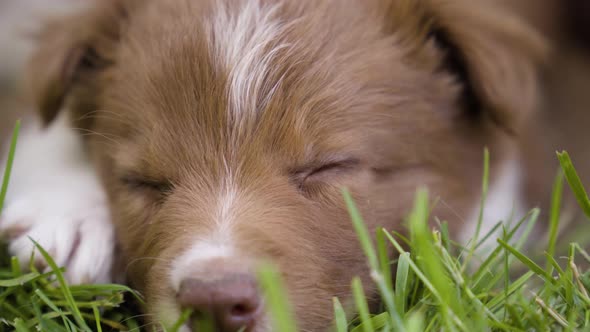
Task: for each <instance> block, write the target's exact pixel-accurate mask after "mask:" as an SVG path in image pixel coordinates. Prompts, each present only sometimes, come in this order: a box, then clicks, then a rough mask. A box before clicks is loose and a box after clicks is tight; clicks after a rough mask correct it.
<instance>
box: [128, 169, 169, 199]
mask: <svg viewBox="0 0 590 332" xmlns="http://www.w3.org/2000/svg"><path fill="white" fill-rule="evenodd" d="M120 180H121V183H123V184H124V185H125V186H126V187H127V188H128V189H129V190H131V191H134V192H140V193H144V194H151V195H158V196H160V197H164V196H166V195H167V194H169V193H170V192H171V191H172V189H173V187H174V186H173V185H172V183H170V182H169V181H166V180H155V179H152V178H148V177H143V176H140V175H137V174H127V175H123V176H122V177H121V178H120Z"/></svg>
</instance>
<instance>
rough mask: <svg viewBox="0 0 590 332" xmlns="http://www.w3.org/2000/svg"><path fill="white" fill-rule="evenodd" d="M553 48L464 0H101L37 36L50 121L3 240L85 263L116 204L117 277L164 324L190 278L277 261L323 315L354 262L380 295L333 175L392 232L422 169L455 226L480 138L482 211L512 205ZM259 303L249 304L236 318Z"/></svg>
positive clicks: (27, 162) (471, 189)
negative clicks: (488, 196) (521, 151)
mask: <svg viewBox="0 0 590 332" xmlns="http://www.w3.org/2000/svg"><path fill="white" fill-rule="evenodd" d="M544 50H545V46H544V44H543V42H542V40H541V39H540V38H539V37H537V35H536V34H535V33H534V32H533V31H531V30H530V29H528V28H527V27H526V26H524V25H523V24H521V23H520V22H519V21H518V20H516V19H514V18H513V17H512V16H510V15H508V14H506V13H503V12H501V11H499V10H497V9H496V8H495V7H494V6H488V5H485V4H483V3H479V2H478V3H473V2H472V1H462V0H446V1H444V0H424V1H419V0H415V1H409V0H367V1H353V0H338V1H336V0H327V1H315V0H300V1H286V0H284V1H264V0H236V1H231V0H218V1H214V0H200V1H188V0H170V1H155V0H152V1H143V0H142V1H134V0H129V1H114V0H110V1H101V2H100V4H97V5H96V6H95V8H92V9H91V10H88V11H85V12H82V13H80V14H76V15H73V16H71V17H67V18H65V19H63V20H59V21H55V22H53V23H51V24H49V25H48V27H47V29H46V30H45V31H44V33H43V34H42V36H41V38H40V46H39V49H38V51H37V53H36V55H35V56H34V57H33V59H32V62H31V66H30V76H29V81H30V90H31V95H32V98H33V99H34V100H35V102H36V106H37V108H38V109H39V111H40V113H41V116H42V119H43V122H44V123H45V124H47V125H48V131H47V132H44V133H40V134H35V135H32V136H30V137H23V140H22V141H21V144H20V146H21V149H20V151H19V155H18V158H17V159H18V160H17V167H16V172H15V179H14V181H13V186H12V189H11V190H12V191H11V194H10V199H9V201H8V205H7V208H6V211H5V212H4V213H3V215H2V219H1V220H0V228H1V229H3V230H4V231H5V232H11V233H12V234H16V235H15V236H14V237H13V242H12V247H11V248H12V250H13V251H14V252H15V253H17V254H20V255H24V254H25V250H29V249H30V248H29V247H26V246H25V245H24V244H22V245H21V243H23V242H22V241H25V239H26V236H32V237H33V238H35V239H37V240H39V241H40V243H41V244H42V245H45V246H47V247H48V248H49V249H50V250H52V252H53V253H54V254H56V255H57V257H58V260H59V261H60V262H61V263H63V264H66V265H67V267H68V269H69V271H70V278H71V279H72V280H74V281H97V280H104V274H103V272H106V271H108V269H109V264H110V259H111V257H112V250H113V246H114V242H113V241H112V240H111V236H112V234H111V233H110V232H111V231H112V230H111V229H110V227H111V222H110V221H109V219H110V218H112V226H113V227H114V231H115V234H116V237H117V239H118V245H119V246H120V250H119V251H117V253H116V255H117V256H118V257H121V258H123V260H124V262H126V269H125V272H126V273H127V277H128V280H129V282H130V283H131V284H132V285H133V286H134V287H136V288H138V289H139V290H140V291H141V292H143V293H144V294H145V296H146V299H147V308H146V310H147V311H148V313H149V314H150V316H148V317H151V318H150V319H151V320H154V321H162V322H163V323H164V324H169V323H170V322H171V321H172V320H174V319H175V318H176V317H177V315H178V314H179V313H180V310H181V309H182V307H183V305H184V306H190V305H192V302H191V301H192V300H193V299H192V298H190V297H191V296H194V294H193V293H194V292H193V291H192V290H191V289H189V290H188V291H187V290H186V289H184V288H183V284H184V285H186V282H187V281H191V282H193V281H195V280H197V281H198V282H199V285H203V284H210V285H212V286H211V287H217V286H213V285H219V282H225V281H226V280H227V279H228V276H229V277H232V276H236V275H238V276H244V275H245V276H251V275H252V274H253V273H254V271H255V269H256V267H257V266H258V264H259V263H260V262H263V261H271V262H272V263H274V264H275V265H276V266H277V267H278V268H279V270H280V271H281V275H282V276H283V278H284V280H285V283H286V285H287V288H288V291H289V299H290V301H291V303H292V304H293V308H294V310H295V313H296V315H297V317H298V323H299V328H300V329H301V330H303V331H322V330H324V329H326V328H327V327H328V326H329V325H330V322H331V319H330V317H331V301H330V300H331V297H333V296H339V297H341V299H342V300H345V301H346V300H347V299H348V298H349V295H350V291H349V283H350V280H351V278H352V277H353V276H355V275H359V276H361V277H362V280H363V282H364V284H365V287H366V289H367V291H368V292H369V293H370V294H371V295H374V292H373V287H372V286H371V283H370V282H369V276H368V271H367V265H366V263H365V259H364V257H363V254H362V251H361V250H360V249H359V246H358V245H357V240H356V235H355V233H354V231H353V229H352V226H351V223H350V222H349V219H348V213H347V211H346V208H345V206H344V204H343V199H342V195H341V189H342V188H343V187H346V188H348V189H349V190H350V191H351V193H352V194H353V196H354V198H355V201H356V203H357V205H358V206H359V208H360V210H361V212H362V215H363V217H364V219H365V222H366V223H367V225H368V226H369V227H370V229H371V231H373V230H374V229H376V228H377V227H379V226H385V227H386V228H388V229H394V230H398V231H403V220H404V218H405V216H406V214H407V212H408V210H409V208H410V207H411V205H412V201H413V197H414V192H415V189H416V188H417V187H419V186H426V187H428V188H429V190H430V192H431V196H432V197H433V198H440V201H439V203H438V204H437V205H436V207H435V208H434V211H433V214H434V215H436V216H437V217H439V218H440V219H441V220H448V221H449V222H450V228H451V231H452V232H453V233H454V234H458V233H459V231H460V230H461V229H465V228H466V227H468V226H466V225H468V224H469V223H470V220H468V219H470V216H471V215H473V213H474V210H475V208H476V207H477V206H478V199H479V192H480V186H479V183H480V181H481V167H482V156H483V149H484V147H486V146H487V147H488V148H489V149H490V151H491V153H492V181H493V183H494V185H493V187H494V186H495V187H497V190H496V191H497V192H498V193H497V194H496V195H497V198H496V201H497V202H498V203H497V205H498V206H496V207H493V208H492V211H494V212H498V216H500V215H504V216H506V215H509V214H510V211H511V210H512V209H513V208H514V205H513V204H514V199H513V198H517V196H518V186H517V185H515V184H514V183H515V182H517V181H518V172H519V171H518V168H519V166H518V165H517V164H515V163H514V159H513V158H514V153H516V152H515V151H516V150H515V148H516V143H515V135H517V133H518V132H519V129H520V128H521V126H522V125H523V123H525V122H526V121H527V119H528V118H529V116H530V115H531V114H532V113H533V111H534V109H535V107H536V101H537V86H536V85H537V79H536V66H537V65H538V64H539V63H540V62H541V60H542V58H543V54H544ZM68 117H69V121H68ZM74 128H75V129H74ZM75 131H80V132H81V133H82V136H81V137H83V139H82V140H76V139H75V136H76V135H75V134H74V133H75ZM39 135H45V136H39ZM39 140H41V141H42V143H43V144H47V146H45V145H39V144H38V141H39ZM41 147H42V148H41ZM35 149H41V150H42V151H44V152H47V155H46V156H43V157H42V158H40V157H39V156H37V155H36V154H37V152H36V151H35V152H30V153H28V152H27V151H33V150H35ZM48 159H49V161H47V160H48ZM72 159H73V160H74V161H72ZM36 161H38V162H36ZM64 161H66V162H64ZM95 172H96V174H98V178H96V177H95V176H94V174H95ZM29 174H35V175H34V176H33V177H31V178H30V180H31V181H25V180H23V179H26V178H27V177H28V176H29ZM56 176H57V177H58V178H55V181H45V179H47V178H52V177H56ZM70 176H72V178H70ZM98 179H100V184H99V182H98ZM37 194H38V196H36V195H37ZM103 195H106V201H103ZM508 195H510V196H508ZM492 196H494V194H492ZM507 197H508V199H505V198H507ZM492 199H494V198H492ZM105 202H106V203H105ZM32 207H35V208H37V207H39V209H38V210H34V209H32ZM94 208H96V209H94ZM30 211H33V213H30ZM35 211H37V212H35ZM106 211H110V215H108V214H106V215H105V212H106ZM504 212H505V213H504ZM109 217H110V218H109ZM492 218H496V217H492ZM497 218H503V217H497ZM494 222H495V221H494ZM62 237H63V238H62ZM72 257H73V258H72ZM97 262H103V264H100V265H97ZM78 263H79V264H78ZM97 267H99V268H100V271H97ZM191 285H194V282H193V283H192V284H191ZM195 287H196V286H195ZM201 290H202V289H201ZM187 292H188V293H190V294H189V295H186V294H187ZM216 296H217V295H216ZM187 297H189V299H188V300H187ZM269 324H270V322H269V321H268V318H267V317H266V315H265V314H264V310H263V309H261V310H260V311H257V312H256V314H255V317H254V318H252V319H251V320H248V321H247V324H246V325H247V326H248V331H256V332H262V331H270V330H271V328H270V325H269ZM188 328H189V327H188V326H187V329H188ZM223 330H224V331H226V330H227V331H229V330H232V328H224V329H223Z"/></svg>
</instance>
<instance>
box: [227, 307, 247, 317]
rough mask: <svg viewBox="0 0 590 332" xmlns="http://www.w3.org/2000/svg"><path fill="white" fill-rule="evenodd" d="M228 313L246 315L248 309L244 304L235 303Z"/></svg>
mask: <svg viewBox="0 0 590 332" xmlns="http://www.w3.org/2000/svg"><path fill="white" fill-rule="evenodd" d="M230 313H231V314H232V315H233V316H243V315H247V314H248V313H249V310H248V308H247V307H246V306H245V305H242V304H237V305H235V306H233V308H232V309H231V311H230Z"/></svg>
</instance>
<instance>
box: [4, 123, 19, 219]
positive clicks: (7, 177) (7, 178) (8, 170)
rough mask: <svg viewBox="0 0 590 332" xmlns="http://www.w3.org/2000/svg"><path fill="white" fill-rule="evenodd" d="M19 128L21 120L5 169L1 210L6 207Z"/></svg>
mask: <svg viewBox="0 0 590 332" xmlns="http://www.w3.org/2000/svg"><path fill="white" fill-rule="evenodd" d="M19 130H20V121H17V122H16V125H15V126H14V131H13V133H12V140H11V141H10V150H9V151H8V159H7V161H6V168H5V169H4V176H3V177H2V188H1V189H0V212H2V208H3V207H4V199H6V192H7V191H8V182H9V181H10V173H11V172H12V163H13V162H14V153H15V152H16V141H17V137H18V132H19Z"/></svg>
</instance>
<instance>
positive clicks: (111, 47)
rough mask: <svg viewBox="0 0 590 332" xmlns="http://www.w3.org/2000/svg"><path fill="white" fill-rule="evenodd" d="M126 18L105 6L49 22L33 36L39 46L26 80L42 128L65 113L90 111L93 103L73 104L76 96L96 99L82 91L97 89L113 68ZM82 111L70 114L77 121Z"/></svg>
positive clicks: (112, 3) (116, 7) (122, 9)
mask: <svg viewBox="0 0 590 332" xmlns="http://www.w3.org/2000/svg"><path fill="white" fill-rule="evenodd" d="M124 17H126V14H125V7H123V6H121V5H119V3H118V1H110V0H109V1H105V2H104V3H103V4H101V5H99V7H98V8H93V9H91V10H86V11H84V12H82V13H78V14H75V15H72V16H69V17H64V18H60V19H59V20H54V21H51V22H47V24H46V25H45V27H44V30H43V31H42V32H41V33H40V34H39V35H38V36H37V37H38V46H37V49H36V51H35V52H34V54H33V56H32V57H31V60H30V61H29V66H28V70H27V80H26V83H27V86H28V88H29V93H30V94H31V98H32V100H33V101H34V102H35V104H36V106H37V108H38V111H39V112H40V115H41V118H42V120H43V122H44V123H45V124H48V123H50V122H51V121H52V120H53V119H55V117H56V116H57V114H58V113H59V111H60V110H61V109H62V108H64V107H73V108H76V106H78V105H76V104H80V105H81V104H84V105H86V106H91V104H92V101H91V100H85V101H79V102H78V103H76V101H75V99H76V96H75V95H80V94H83V95H85V96H84V97H86V98H88V97H90V96H92V95H95V94H92V93H84V90H89V89H92V88H93V86H96V85H97V84H96V82H95V80H96V79H97V78H98V76H99V75H100V73H101V72H103V71H104V70H105V69H107V68H108V67H109V66H111V65H112V64H113V63H114V53H115V48H116V44H117V42H118V39H119V36H120V33H119V31H120V29H121V22H122V20H123V19H124ZM70 104H72V105H70ZM84 111H85V110H82V109H72V112H73V114H75V115H80V116H82V115H83V114H81V113H84Z"/></svg>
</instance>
